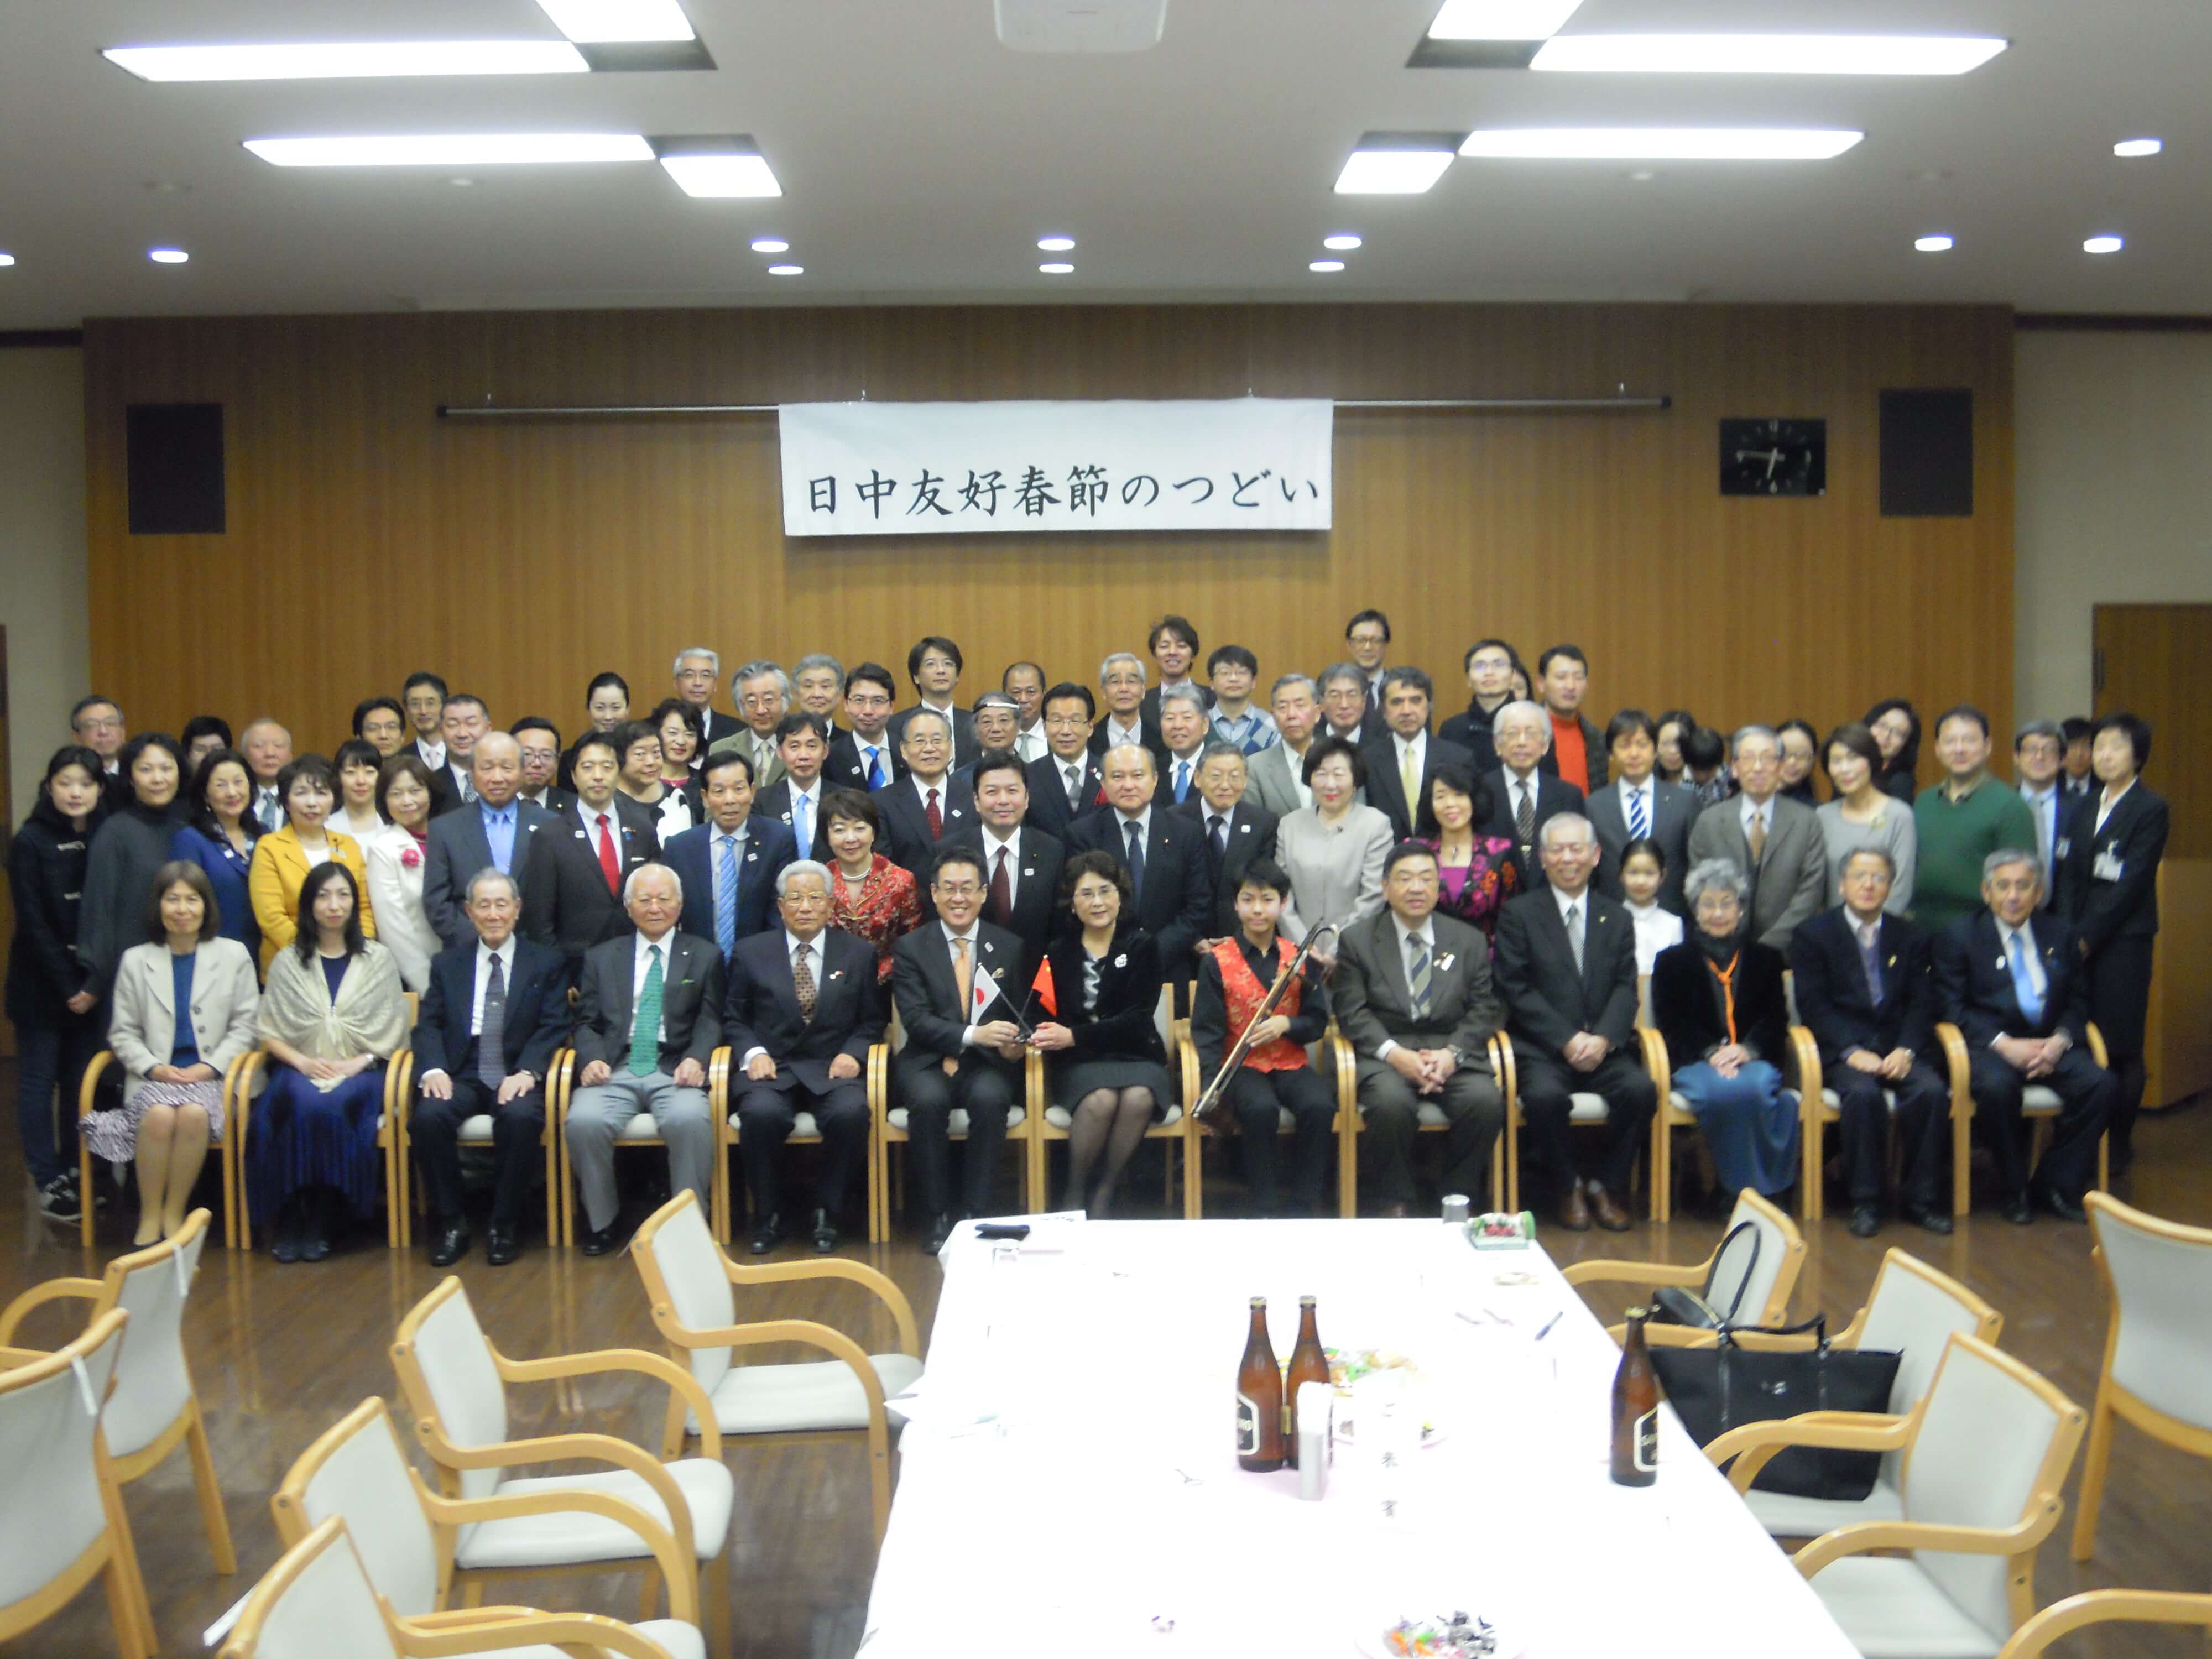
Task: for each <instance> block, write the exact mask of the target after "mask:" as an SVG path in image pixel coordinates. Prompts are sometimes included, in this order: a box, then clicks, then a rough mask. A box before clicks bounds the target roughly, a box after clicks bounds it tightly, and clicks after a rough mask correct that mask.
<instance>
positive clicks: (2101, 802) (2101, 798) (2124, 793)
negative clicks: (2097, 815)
mask: <svg viewBox="0 0 2212 1659" xmlns="http://www.w3.org/2000/svg"><path fill="white" fill-rule="evenodd" d="M2139 781H2141V780H2140V779H2137V778H2130V779H2129V780H2128V789H2132V788H2134V787H2136V784H2137V783H2138V782H2139ZM2128 789H2123V790H2121V791H2120V793H2118V794H2117V795H2115V796H2113V797H2112V799H2110V800H2106V799H2105V790H2104V787H2103V786H2102V785H2101V784H2100V785H2099V786H2098V788H2097V810H2098V811H2100V812H2109V811H2112V808H2114V807H2115V806H2118V805H2119V804H2120V803H2121V802H2122V801H2124V800H2125V799H2127V798H2128Z"/></svg>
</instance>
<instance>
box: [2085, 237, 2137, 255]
mask: <svg viewBox="0 0 2212 1659" xmlns="http://www.w3.org/2000/svg"><path fill="white" fill-rule="evenodd" d="M2125 246H2127V243H2126V242H2125V241H2124V240H2122V239H2121V238H2119V237H2118V236H2092V237H2091V238H2089V240H2087V241H2086V242H2084V243H2082V244H2081V252H2084V253H2118V252H2119V251H2120V250H2121V249H2122V248H2124V247H2125Z"/></svg>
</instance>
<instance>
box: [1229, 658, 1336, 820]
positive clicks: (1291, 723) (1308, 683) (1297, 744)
mask: <svg viewBox="0 0 2212 1659" xmlns="http://www.w3.org/2000/svg"><path fill="white" fill-rule="evenodd" d="M1268 707H1269V709H1270V712H1272V713H1273V715H1274V717H1275V730H1276V731H1278V732H1280V733H1281V734H1282V738H1283V740H1282V741H1281V742H1280V743H1273V744H1268V745H1267V747H1266V748H1265V749H1262V750H1261V751H1260V752H1259V753H1258V754H1256V755H1255V756H1253V757H1251V758H1250V759H1249V761H1247V762H1246V763H1245V784H1244V788H1245V795H1246V798H1247V799H1249V800H1250V801H1251V803H1252V804H1253V805H1255V806H1257V807H1259V808H1261V810H1262V811H1267V812H1271V813H1273V815H1274V816H1275V817H1278V818H1286V817H1290V815H1291V813H1293V812H1295V811H1297V810H1298V809H1299V808H1300V807H1304V806H1311V805H1313V791H1312V790H1310V789H1309V788H1307V787H1306V782H1305V764H1306V750H1308V749H1309V748H1310V747H1311V746H1312V744H1313V737H1314V727H1315V726H1316V725H1317V724H1318V723H1319V722H1320V720H1321V690H1320V688H1319V687H1317V686H1316V685H1315V684H1314V683H1313V679H1312V678H1311V677H1310V675H1305V674H1285V675H1284V676H1283V677H1282V678H1280V679H1279V680H1277V681H1276V682H1275V684H1274V689H1273V690H1272V691H1271V692H1269V694H1268Z"/></svg>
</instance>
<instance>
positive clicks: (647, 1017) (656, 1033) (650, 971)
mask: <svg viewBox="0 0 2212 1659" xmlns="http://www.w3.org/2000/svg"><path fill="white" fill-rule="evenodd" d="M660 987H661V977H660V947H659V945H647V946H646V947H645V986H644V988H643V989H641V991H639V992H638V994H637V1011H636V1012H635V1013H634V1014H632V1015H631V1016H630V1022H629V1074H630V1075H631V1076H632V1077H651V1076H652V1075H653V1072H654V1070H655V1068H657V1067H658V1066H659V1064H660Z"/></svg>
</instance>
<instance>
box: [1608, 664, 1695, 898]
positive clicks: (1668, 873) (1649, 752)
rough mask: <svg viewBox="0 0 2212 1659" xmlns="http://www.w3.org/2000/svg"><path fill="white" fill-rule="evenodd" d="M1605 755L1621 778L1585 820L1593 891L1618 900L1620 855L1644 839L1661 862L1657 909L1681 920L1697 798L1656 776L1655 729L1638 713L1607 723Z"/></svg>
mask: <svg viewBox="0 0 2212 1659" xmlns="http://www.w3.org/2000/svg"><path fill="white" fill-rule="evenodd" d="M1605 747H1606V753H1607V755H1608V756H1610V757H1612V761H1613V769H1614V770H1615V771H1616V772H1618V773H1619V774H1620V775H1619V776H1618V777H1616V778H1615V779H1614V780H1613V781H1612V782H1610V783H1608V784H1607V785H1606V786H1605V787H1603V788H1601V789H1600V790H1599V791H1598V792H1597V793H1595V794H1594V795H1592V796H1591V797H1590V798H1589V809H1588V811H1587V814H1586V816H1587V817H1589V821H1590V827H1591V828H1592V829H1595V830H1596V831H1597V845H1598V854H1599V859H1600V862H1599V864H1598V866H1597V887H1598V890H1599V891H1600V892H1601V893H1603V894H1604V895H1605V896H1607V898H1610V899H1617V898H1619V897H1620V856H1621V853H1622V851H1623V850H1624V849H1625V848H1626V847H1627V845H1628V843H1629V842H1632V841H1636V840H1638V839H1639V838H1641V837H1644V836H1649V837H1650V839H1652V840H1653V841H1656V842H1658V843H1659V850H1660V853H1661V854H1662V857H1663V859H1664V864H1663V866H1662V871H1663V873H1662V875H1661V877H1660V878H1659V904H1660V907H1661V908H1662V909H1667V910H1672V911H1673V912H1674V914H1675V915H1678V916H1680V915H1687V911H1686V908H1684V905H1683V902H1682V883H1683V880H1684V878H1686V877H1687V876H1688V874H1689V872H1690V857H1689V846H1690V825H1691V824H1692V823H1694V822H1695V821H1696V819H1697V816H1698V812H1699V806H1698V798H1697V797H1696V796H1695V795H1693V794H1692V793H1690V792H1689V791H1688V790H1687V789H1685V788H1684V787H1682V786H1681V785H1680V784H1679V783H1668V782H1667V781H1664V780H1663V779H1662V778H1661V777H1660V775H1659V774H1658V770H1657V768H1658V764H1659V727H1658V726H1657V725H1656V723H1654V721H1653V720H1652V719H1651V716H1650V715H1649V714H1645V713H1644V711H1643V710H1642V709H1641V708H1624V709H1622V710H1621V711H1620V713H1619V714H1615V715H1614V716H1613V718H1612V719H1611V720H1608V721H1607V722H1606V728H1605Z"/></svg>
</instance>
